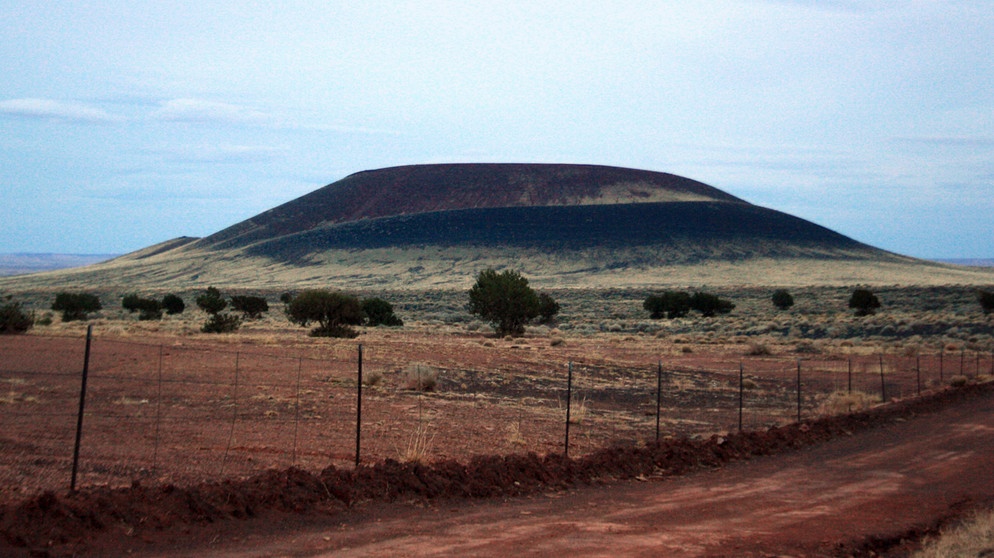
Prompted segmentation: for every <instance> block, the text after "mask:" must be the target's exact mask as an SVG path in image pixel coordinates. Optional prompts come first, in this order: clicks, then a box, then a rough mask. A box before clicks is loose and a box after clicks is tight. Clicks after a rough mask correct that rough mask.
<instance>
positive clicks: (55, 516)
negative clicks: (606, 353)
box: [0, 384, 994, 556]
mask: <svg viewBox="0 0 994 558" xmlns="http://www.w3.org/2000/svg"><path fill="white" fill-rule="evenodd" d="M992 437H994V387H992V385H991V384H985V385H980V386H967V387H964V388H958V389H954V390H948V391H945V392H941V393H939V394H936V395H931V396H927V397H923V398H921V399H918V400H913V401H904V402H900V403H896V404H892V405H889V406H886V407H881V408H878V409H875V410H872V411H870V412H866V413H858V414H853V415H848V416H843V417H835V418H831V419H823V420H818V421H812V422H808V423H804V424H800V425H790V426H785V427H778V428H771V429H769V430H766V431H761V432H753V433H744V434H734V435H729V436H727V437H713V438H711V439H709V440H702V441H689V440H683V439H678V440H668V441H666V442H664V443H662V444H660V445H658V446H650V447H641V448H637V447H615V448H609V449H605V450H603V451H600V452H595V453H593V454H590V455H587V456H584V457H582V458H579V459H575V460H573V459H563V458H562V457H561V456H556V455H550V456H546V457H539V456H536V455H534V454H530V455H522V456H510V457H499V456H495V457H482V458H475V459H473V460H471V461H469V462H466V463H461V462H456V461H449V462H441V463H437V464H433V465H431V466H425V465H417V464H401V463H397V462H393V461H386V462H383V463H381V464H378V465H375V466H368V467H362V468H360V469H358V470H351V469H350V470H345V469H335V468H328V469H326V470H324V471H322V472H321V473H320V474H311V473H307V472H304V471H299V470H294V469H289V470H278V471H276V470H274V471H270V472H268V473H265V474H263V475H260V476H256V477H253V478H251V479H248V480H244V481H228V482H218V483H205V484H200V485H196V486H191V487H186V488H182V487H176V486H171V485H166V486H148V487H146V486H140V485H134V486H132V487H130V488H124V489H109V488H105V489H92V490H88V491H81V492H78V493H76V494H70V495H59V494H54V493H45V494H42V495H40V496H39V497H35V498H32V499H30V500H27V501H24V502H21V503H18V504H11V505H8V506H6V507H4V508H2V509H0V532H2V534H3V538H2V539H0V555H4V556H48V555H66V556H68V555H89V556H120V555H146V556H187V555H218V556H450V555H451V556H473V555H476V556H494V555H513V554H519V555H536V556H539V555H551V554H561V553H568V554H570V555H572V556H602V555H609V554H610V555H617V556H665V555H682V556H780V555H794V556H847V555H874V554H873V553H877V552H889V553H891V554H892V555H901V554H902V553H904V552H906V551H907V549H908V548H910V546H912V545H913V543H911V542H902V541H903V540H904V539H908V540H915V539H917V537H919V536H920V535H921V534H922V533H925V532H929V531H931V530H934V529H935V528H936V526H938V525H939V524H941V523H942V522H943V521H946V520H948V519H949V518H952V517H955V516H957V515H958V514H960V513H962V512H963V511H965V510H967V509H969V508H971V507H974V506H980V505H989V504H990V503H991V502H994V482H991V481H992V478H991V476H992V473H991V471H994V444H992V443H991V442H992Z"/></svg>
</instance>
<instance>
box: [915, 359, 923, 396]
mask: <svg viewBox="0 0 994 558" xmlns="http://www.w3.org/2000/svg"><path fill="white" fill-rule="evenodd" d="M921 358H922V357H921V355H919V354H916V355H915V382H916V383H917V385H918V396H919V397H921V394H922V361H921Z"/></svg>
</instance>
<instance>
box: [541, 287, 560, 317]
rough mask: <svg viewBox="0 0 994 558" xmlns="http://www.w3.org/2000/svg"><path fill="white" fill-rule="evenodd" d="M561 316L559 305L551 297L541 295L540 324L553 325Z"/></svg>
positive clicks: (544, 294)
mask: <svg viewBox="0 0 994 558" xmlns="http://www.w3.org/2000/svg"><path fill="white" fill-rule="evenodd" d="M557 314H559V303H558V302H556V299H554V298H552V296H551V295H548V294H546V293H539V295H538V318H539V320H538V321H539V323H543V324H551V323H552V322H553V320H555V319H556V315H557Z"/></svg>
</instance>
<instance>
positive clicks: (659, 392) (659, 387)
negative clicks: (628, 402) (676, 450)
mask: <svg viewBox="0 0 994 558" xmlns="http://www.w3.org/2000/svg"><path fill="white" fill-rule="evenodd" d="M662 400H663V361H662V360H660V361H659V366H658V367H657V368H656V444H658V443H659V413H660V409H661V408H662Z"/></svg>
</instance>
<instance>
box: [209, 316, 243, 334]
mask: <svg viewBox="0 0 994 558" xmlns="http://www.w3.org/2000/svg"><path fill="white" fill-rule="evenodd" d="M241 326H242V319H241V318H239V317H238V316H234V315H232V314H227V313H221V312H218V313H216V314H211V316H210V317H209V318H207V321H205V322H204V325H202V326H201V327H200V331H202V332H204V333H232V332H235V331H238V328H240V327H241Z"/></svg>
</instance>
